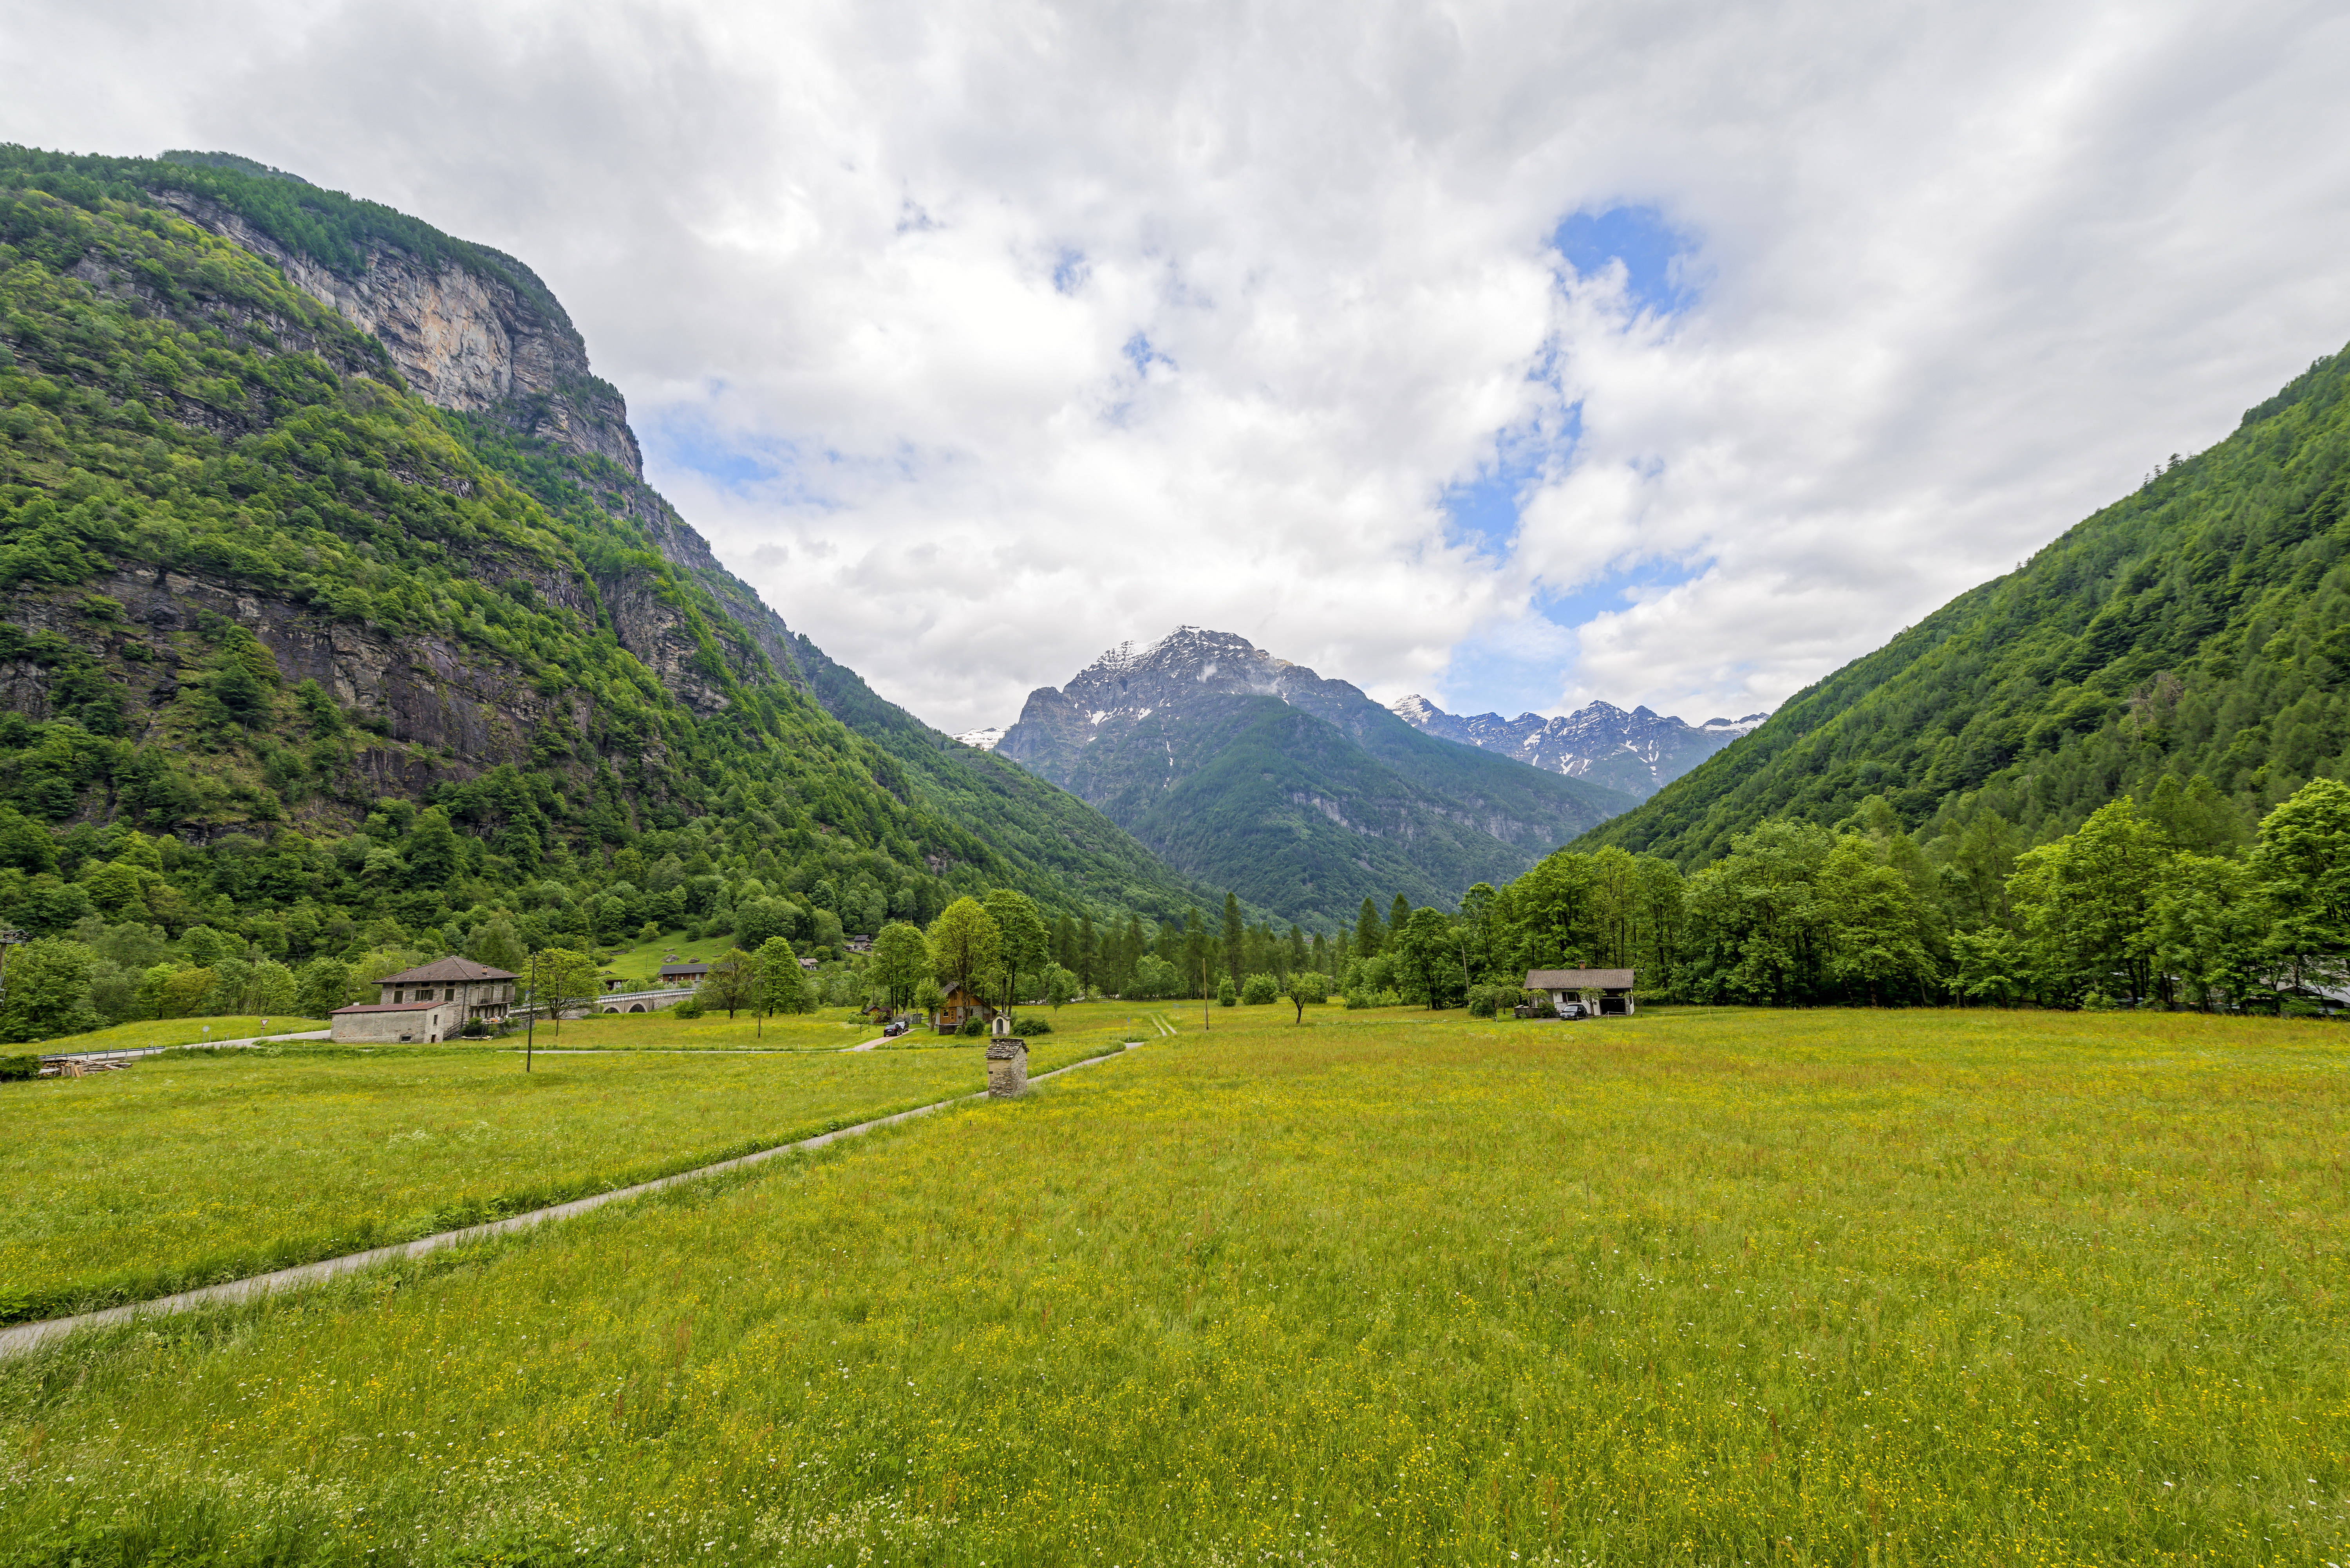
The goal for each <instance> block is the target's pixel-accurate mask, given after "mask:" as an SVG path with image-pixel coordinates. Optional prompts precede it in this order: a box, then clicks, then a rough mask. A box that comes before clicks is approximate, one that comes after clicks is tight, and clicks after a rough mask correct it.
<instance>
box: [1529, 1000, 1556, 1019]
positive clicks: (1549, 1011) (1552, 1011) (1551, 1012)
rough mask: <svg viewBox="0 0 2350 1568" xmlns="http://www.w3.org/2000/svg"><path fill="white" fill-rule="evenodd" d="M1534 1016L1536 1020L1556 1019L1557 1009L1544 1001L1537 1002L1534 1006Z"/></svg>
mask: <svg viewBox="0 0 2350 1568" xmlns="http://www.w3.org/2000/svg"><path fill="white" fill-rule="evenodd" d="M1534 1016H1535V1017H1536V1018H1556V1017H1557V1016H1558V1009H1557V1008H1555V1007H1553V1006H1552V1005H1551V1004H1550V1002H1548V1001H1546V1000H1545V1001H1542V1002H1535V1003H1534Z"/></svg>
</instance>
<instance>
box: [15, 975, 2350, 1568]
mask: <svg viewBox="0 0 2350 1568" xmlns="http://www.w3.org/2000/svg"><path fill="white" fill-rule="evenodd" d="M1269 1014H1270V1010H1266V1012H1260V1013H1258V1014H1257V1015H1256V1017H1255V1018H1254V1019H1253V1020H1251V1021H1250V1023H1251V1024H1252V1025H1253V1026H1243V1024H1241V1023H1238V1022H1236V1021H1235V1022H1232V1023H1227V1020H1231V1019H1233V1017H1234V1012H1233V1010H1225V1012H1223V1013H1222V1014H1220V1015H1218V1016H1217V1017H1216V1020H1215V1022H1216V1023H1217V1025H1218V1028H1217V1031H1216V1033H1213V1034H1211V1035H1210V1036H1207V1037H1204V1038H1203V1037H1201V1036H1200V1035H1199V1034H1198V1033H1196V1032H1187V1033H1185V1034H1184V1035H1182V1036H1181V1037H1180V1038H1177V1039H1159V1040H1155V1041H1154V1043H1153V1044H1149V1045H1148V1046H1146V1047H1144V1048H1143V1049H1142V1050H1140V1051H1139V1052H1136V1053H1133V1054H1129V1055H1128V1056H1127V1057H1125V1058H1123V1059H1122V1060H1120V1061H1119V1062H1118V1063H1116V1064H1108V1065H1105V1066H1102V1067H1097V1068H1089V1069H1087V1070H1086V1071H1085V1072H1082V1073H1078V1074H1074V1075H1069V1076H1068V1077H1066V1078H1064V1079H1061V1080H1058V1081H1056V1082H1055V1084H1053V1085H1048V1086H1046V1087H1045V1089H1044V1090H1043V1091H1042V1092H1040V1093H1038V1094H1037V1095H1035V1096H1033V1097H1032V1098H1031V1099H1030V1100H1029V1101H1027V1102H1026V1103H1024V1104H1021V1105H1017V1106H1001V1105H993V1104H989V1105H983V1106H977V1107H973V1108H971V1109H967V1110H960V1111H956V1112H952V1113H950V1114H948V1115H946V1116H941V1117H939V1118H936V1119H925V1120H924V1121H921V1122H919V1123H915V1124H912V1125H910V1126H909V1127H905V1128H902V1129H899V1130H896V1131H893V1132H892V1133H890V1134H888V1135H886V1136H885V1137H881V1138H878V1139H875V1140H872V1141H869V1142H861V1143H859V1144H857V1145H854V1146H851V1147H847V1148H846V1149H840V1150H834V1151H827V1153H826V1154H825V1155H822V1156H819V1157H817V1158H806V1159H801V1158H794V1159H791V1160H789V1161H785V1162H778V1163H777V1164H776V1165H773V1166H768V1167H763V1168H761V1173H760V1174H758V1175H756V1176H754V1177H750V1178H747V1179H741V1180H738V1181H733V1182H728V1183H723V1184H714V1185H712V1186H710V1187H706V1188H702V1187H698V1188H695V1189H691V1190H689V1191H687V1192H685V1193H682V1194H681V1195H680V1196H678V1197H677V1198H676V1199H674V1200H670V1201H663V1202H660V1203H656V1204H650V1205H645V1206H630V1207H628V1208H626V1209H624V1210H619V1211H605V1212H603V1213H600V1214H598V1215H596V1216H592V1217H589V1218H587V1219H585V1220H580V1221H577V1222H575V1223H572V1224H568V1225H566V1226H565V1227H563V1228H562V1229H560V1230H558V1231H552V1232H545V1233H541V1234H539V1235H536V1236H535V1237H533V1238H531V1239H530V1240H528V1241H519V1242H511V1243H504V1244H501V1245H499V1246H496V1247H494V1248H485V1249H483V1250H481V1251H476V1252H473V1253H471V1254H467V1255H463V1256H459V1257H453V1258H447V1259H444V1260H442V1262H437V1263H435V1264H433V1265H432V1266H431V1267H419V1268H415V1269H411V1270H408V1271H405V1272H400V1273H396V1274H387V1275H382V1276H377V1277H374V1278H371V1279H368V1280H362V1281H359V1282H354V1283H351V1284H348V1285H347V1286H344V1287H342V1288H340V1289H338V1291H336V1292H333V1293H325V1294H319V1295H314V1296H310V1297H307V1298H299V1299H295V1300H289V1301H284V1302H279V1303H270V1304H265V1305H260V1306H256V1307H253V1308H248V1309H240V1310H237V1311H235V1312H224V1313H221V1314H212V1315H208V1316H206V1317H203V1318H201V1319H181V1320H174V1321H172V1322H169V1323H163V1324H154V1325H151V1326H140V1327H135V1328H131V1329H127V1330H123V1331H120V1332H115V1333H112V1334H109V1335H108V1336H107V1337H105V1338H103V1339H102V1340H99V1341H96V1342H90V1343H84V1344H79V1345H73V1346H71V1347H70V1348H68V1349H65V1350H61V1351H57V1352H51V1353H48V1354H46V1355H43V1356H41V1357H39V1358H37V1359H36V1360H32V1361H28V1362H25V1363H19V1364H16V1365H13V1366H8V1367H6V1368H4V1369H0V1454H5V1455H8V1456H11V1458H10V1459H8V1460H7V1461H6V1464H7V1468H6V1469H5V1471H0V1478H5V1479H0V1541H5V1542H8V1544H6V1545H0V1563H11V1564H14V1563H52V1562H57V1563H61V1562H64V1561H66V1560H67V1559H68V1557H69V1556H78V1558H79V1560H80V1561H81V1562H83V1563H89V1564H100V1563H130V1562H134V1561H140V1560H142V1554H143V1553H150V1552H152V1553H157V1554H160V1553H162V1552H179V1553H181V1554H182V1555H181V1556H180V1557H179V1558H177V1559H174V1560H180V1561H192V1560H199V1559H201V1560H204V1561H216V1562H222V1563H263V1562H268V1563H362V1562H368V1561H373V1562H378V1563H381V1562H411V1563H489V1562H521V1561H525V1560H532V1561H536V1560H541V1559H543V1560H545V1561H547V1562H554V1561H557V1560H560V1561H566V1562H590V1563H622V1562H639V1561H642V1562H649V1563H651V1562H659V1563H689V1562H691V1563H806V1564H830V1565H836V1568H846V1565H847V1564H849V1563H868V1562H870V1563H908V1562H923V1563H970V1564H981V1563H984V1564H989V1565H991V1568H1001V1565H1003V1564H1010V1563H1049V1564H1069V1565H1076V1564H1104V1565H1107V1564H1134V1563H1152V1564H1157V1563H1203V1564H1207V1563H1212V1564H1238V1563H1274V1562H1282V1563H1289V1562H1298V1563H1481V1564H1483V1563H1509V1562H1512V1561H1515V1562H1518V1563H1774V1562H1787V1563H1835V1564H1845V1563H1879V1564H1885V1563H1985V1564H1991V1563H1996V1564H2010V1563H2083V1564H2085V1563H2125V1562H2127V1563H2210V1564H2219V1563H2227V1564H2236V1563H2323V1562H2327V1561H2332V1562H2335V1563H2340V1562H2343V1561H2345V1546H2350V1528H2345V1500H2350V1452H2345V1444H2346V1443H2350V1438H2345V1434H2350V1371H2345V1367H2350V1356H2345V1352H2350V1334H2345V1328H2350V1323H2345V1303H2344V1293H2343V1287H2342V1277H2343V1275H2342V1268H2343V1262H2344V1246H2345V1213H2350V1192H2346V1191H2345V1169H2344V1165H2343V1156H2342V1153H2341V1150H2342V1149H2343V1147H2345V1135H2350V1075H2345V1057H2346V1056H2350V1035H2345V1034H2343V1033H2337V1032H2335V1031H2334V1029H2332V1028H2331V1027H2328V1026H2324V1025H2317V1024H2296V1023H2268V1022H2259V1021H2232V1022H2231V1021H2220V1020H2210V1019H2200V1018H2186V1017H2137V1016H2128V1015H2119V1016H2116V1015H2107V1016H2102V1017H2100V1016H2088V1015H2085V1016H2051V1015H2037V1014H1997V1013H1955V1012H1913V1013H1886V1014H1866V1013H1851V1012H1803V1013H1782V1014H1768V1013H1742V1012H1695V1011H1690V1012H1660V1013H1653V1014H1644V1015H1643V1016H1642V1017H1640V1018H1638V1019H1636V1020H1631V1021H1627V1022H1610V1023H1605V1024H1595V1025H1591V1026H1587V1027H1586V1026H1580V1025H1576V1026H1553V1027H1542V1028H1534V1027H1528V1026H1525V1025H1523V1024H1517V1025H1498V1026H1484V1025H1472V1024H1469V1023H1463V1022H1461V1019H1460V1017H1459V1015H1458V1014H1453V1015H1451V1017H1450V1018H1448V1019H1445V1020H1442V1021H1437V1022H1430V1020H1428V1019H1427V1018H1426V1016H1425V1015H1414V1014H1410V1013H1387V1014H1380V1013H1368V1014H1367V1013H1361V1012H1357V1013H1352V1014H1345V1013H1341V1014H1337V1015H1335V1016H1332V1015H1325V1016H1324V1017H1322V1018H1320V1019H1317V1020H1316V1021H1315V1023H1313V1024H1312V1026H1310V1027H1307V1028H1305V1029H1296V1028H1291V1027H1287V1026H1286V1025H1285V1023H1275V1022H1274V1018H1273V1017H1272V1016H1270V1015H1269ZM1242 1016H1245V1014H1243V1015H1242ZM1193 1023H1194V1026H1195V1024H1196V1015H1194V1019H1193ZM1045 1044H1050V1043H1049V1042H1047V1043H1045ZM915 1059H916V1060H920V1059H922V1057H921V1056H920V1055H918V1056H917V1057H916V1058H915ZM827 1060H832V1059H829V1058H828V1059H827ZM841 1060H857V1059H856V1058H844V1059H841ZM144 1560H147V1561H155V1560H160V1559H159V1557H153V1556H151V1557H146V1558H144Z"/></svg>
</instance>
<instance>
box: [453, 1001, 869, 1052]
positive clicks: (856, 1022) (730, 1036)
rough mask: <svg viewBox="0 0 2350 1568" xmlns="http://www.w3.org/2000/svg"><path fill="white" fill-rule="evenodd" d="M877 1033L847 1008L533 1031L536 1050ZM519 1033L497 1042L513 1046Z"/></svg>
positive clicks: (792, 1047)
mask: <svg viewBox="0 0 2350 1568" xmlns="http://www.w3.org/2000/svg"><path fill="white" fill-rule="evenodd" d="M879 1033H881V1026H880V1025H879V1024H878V1023H873V1022H872V1021H871V1020H869V1019H866V1018H861V1017H858V1015H857V1014H856V1013H854V1012H850V1011H849V1010H848V1009H847V1008H841V1007H828V1008H826V1009H825V1010H824V1011H822V1012H797V1013H782V1014H778V1015H777V1016H775V1017H774V1018H767V1019H761V1018H758V1017H755V1016H754V1015H753V1014H752V1013H749V1012H737V1013H736V1014H735V1015H734V1016H733V1017H732V1018H729V1017H727V1016H726V1014H725V1013H724V1012H706V1013H704V1014H702V1016H701V1017H700V1018H680V1017H679V1016H678V1015H677V1014H676V1012H674V1011H671V1010H667V1009H664V1010H663V1011H661V1012H598V1013H592V1014H590V1015H589V1016H587V1017H585V1018H567V1019H565V1020H563V1021H562V1023H560V1024H556V1023H545V1022H542V1023H540V1024H539V1025H538V1028H537V1030H536V1039H537V1042H538V1048H539V1049H540V1050H542V1051H559V1050H563V1049H566V1048H568V1049H571V1050H575V1051H582V1050H585V1051H843V1050H846V1049H847V1048H848V1047H849V1046H851V1045H855V1044H858V1043H859V1042H861V1041H866V1040H870V1039H872V1038H873V1037H874V1036H875V1035H877V1034H879ZM521 1043H522V1036H521V1035H520V1034H519V1033H516V1034H513V1035H509V1036H507V1037H506V1038H505V1039H504V1040H501V1041H499V1042H498V1044H500V1045H501V1046H508V1045H519V1044H521Z"/></svg>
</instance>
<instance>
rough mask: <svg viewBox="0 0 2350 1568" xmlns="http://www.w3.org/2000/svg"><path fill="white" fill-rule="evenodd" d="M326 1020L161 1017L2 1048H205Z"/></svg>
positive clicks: (41, 1051) (40, 1052)
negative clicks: (211, 1042) (209, 1043)
mask: <svg viewBox="0 0 2350 1568" xmlns="http://www.w3.org/2000/svg"><path fill="white" fill-rule="evenodd" d="M326 1027H327V1020H325V1019H323V1018H275V1017H273V1018H260V1017H254V1018H161V1019H155V1018H151V1019H145V1020H142V1021H140V1022H139V1023H117V1024H115V1025H113V1026H112V1027H111V1028H107V1029H92V1030H90V1031H88V1033H82V1034H63V1035H59V1036H58V1037H57V1038H56V1039H54V1040H43V1041H40V1042H38V1043H37V1044H30V1045H10V1046H0V1053H5V1052H17V1053H22V1054H26V1055H36V1056H58V1055H63V1054H66V1053H68V1052H85V1051H140V1050H145V1049H148V1048H150V1047H152V1046H158V1045H161V1046H172V1045H201V1044H204V1043H205V1042H206V1041H208V1040H251V1039H254V1038H256V1037H268V1036H275V1035H279V1034H300V1033H307V1032H308V1031H311V1030H317V1029H324V1028H326Z"/></svg>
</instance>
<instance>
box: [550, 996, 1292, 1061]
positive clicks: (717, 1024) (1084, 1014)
mask: <svg viewBox="0 0 2350 1568" xmlns="http://www.w3.org/2000/svg"><path fill="white" fill-rule="evenodd" d="M1228 1011H1237V1012H1244V1013H1247V1014H1249V1015H1250V1016H1252V1017H1253V1018H1256V1019H1258V1020H1259V1021H1260V1022H1261V1021H1262V1017H1263V1015H1264V1014H1265V1013H1266V1012H1268V1011H1269V1010H1267V1009H1264V1008H1254V1009H1239V1010H1228ZM1021 1012H1023V1013H1033V1014H1035V1016H1037V1017H1040V1018H1048V1019H1051V1020H1052V1021H1053V1029H1054V1033H1053V1034H1052V1035H1051V1036H1049V1037H1048V1038H1052V1039H1059V1038H1061V1037H1062V1036H1065V1035H1072V1034H1087V1035H1105V1034H1107V1033H1118V1037H1119V1038H1121V1039H1123V1038H1126V1037H1127V1036H1126V1034H1125V1033H1124V1032H1125V1031H1127V1030H1128V1027H1129V1024H1130V1023H1134V1021H1138V1020H1139V1019H1142V1018H1145V1017H1148V1016H1149V1007H1148V1006H1145V1005H1143V1004H1139V1003H1130V1002H1074V1003H1071V1004H1070V1005H1068V1006H1066V1007H1063V1008H1060V1009H1058V1010H1055V1009H1053V1008H1049V1007H1035V1008H1023V1009H1021ZM1288 1015H1289V1014H1288V1012H1287V1010H1286V1009H1284V1016H1288ZM1170 1016H1173V1015H1172V1014H1170ZM1198 1018H1199V1010H1198V1005H1197V1004H1196V1003H1194V1004H1193V1008H1192V1023H1194V1025H1196V1024H1197V1023H1198ZM1137 1026H1139V1025H1137ZM880 1032H881V1026H880V1025H879V1024H878V1023H874V1022H873V1021H872V1020H871V1019H869V1018H867V1017H865V1016H864V1015H862V1014H861V1013H858V1012H855V1011H853V1010H852V1009H849V1008H845V1007H827V1008H826V1009H824V1010H823V1011H821V1012H803V1013H787V1014H783V1015H779V1016H777V1017H774V1018H768V1019H764V1020H761V1019H757V1018H754V1017H753V1016H752V1015H751V1014H750V1013H748V1012H743V1013H738V1014H736V1015H735V1016H734V1017H733V1018H731V1019H730V1018H728V1017H727V1016H726V1015H725V1014H724V1013H723V1012H712V1013H705V1014H704V1015H703V1016H702V1017H700V1018H680V1017H678V1016H677V1015H676V1013H675V1012H619V1013H604V1012H599V1013H596V1014H594V1015H593V1016H590V1017H587V1018H567V1019H565V1020H564V1021H563V1023H562V1025H561V1027H560V1029H558V1028H557V1027H556V1025H554V1024H552V1023H541V1024H540V1025H539V1026H538V1033H537V1039H538V1045H539V1048H540V1049H542V1050H553V1049H558V1048H562V1047H569V1048H571V1049H574V1050H594V1051H629V1050H637V1051H713V1050H717V1051H738V1050H739V1051H754V1050H767V1051H837V1050H840V1049H842V1048H843V1047H846V1046H849V1045H855V1044H859V1043H860V1042H863V1041H867V1040H871V1039H873V1038H874V1037H876V1036H877V1035H879V1033H880ZM946 1038H947V1037H942V1036H941V1035H939V1034H936V1033H931V1032H930V1031H927V1030H918V1031H916V1032H915V1033H911V1034H907V1035H901V1036H899V1039H898V1041H895V1042H892V1043H891V1044H893V1045H895V1044H925V1045H930V1044H945V1043H946ZM503 1044H513V1041H512V1040H508V1041H506V1042H503Z"/></svg>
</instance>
